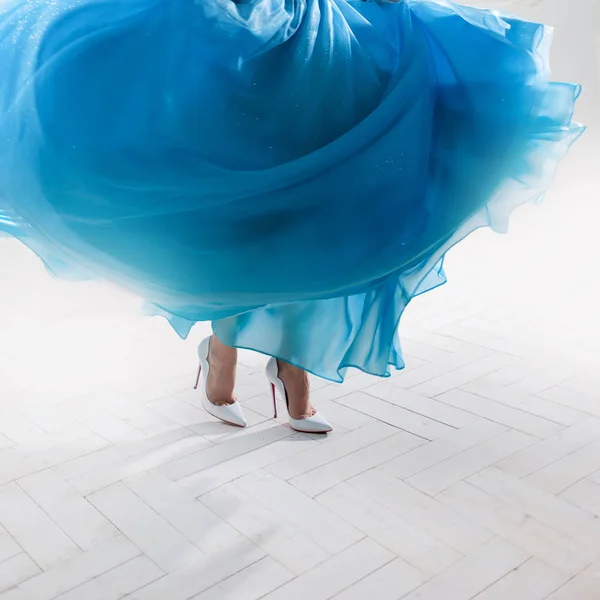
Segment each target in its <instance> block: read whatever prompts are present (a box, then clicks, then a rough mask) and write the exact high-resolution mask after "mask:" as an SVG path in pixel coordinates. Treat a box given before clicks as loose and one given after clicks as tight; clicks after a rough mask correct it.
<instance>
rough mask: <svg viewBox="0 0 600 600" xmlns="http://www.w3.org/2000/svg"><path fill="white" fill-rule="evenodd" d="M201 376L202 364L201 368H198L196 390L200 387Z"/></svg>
mask: <svg viewBox="0 0 600 600" xmlns="http://www.w3.org/2000/svg"><path fill="white" fill-rule="evenodd" d="M201 375H202V364H200V366H199V367H198V377H196V385H195V386H194V389H195V390H197V389H198V385H199V384H200V376H201Z"/></svg>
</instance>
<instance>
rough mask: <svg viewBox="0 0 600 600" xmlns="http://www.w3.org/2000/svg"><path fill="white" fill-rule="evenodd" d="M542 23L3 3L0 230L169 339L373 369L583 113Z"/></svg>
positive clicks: (396, 361)
mask: <svg viewBox="0 0 600 600" xmlns="http://www.w3.org/2000/svg"><path fill="white" fill-rule="evenodd" d="M547 34H548V30H547V29H546V28H544V27H543V26H540V25H537V24H532V23H526V22H523V21H519V20H516V19H513V18H510V17H500V16H498V15H497V14H496V13H492V12H487V11H484V10H479V9H472V8H464V7H459V6H457V5H454V4H452V3H451V2H447V1H443V0H440V1H435V0H408V1H404V2H398V3H374V2H356V1H347V0H247V1H246V2H243V3H235V2H232V1H231V0H197V1H196V0H53V1H50V0H28V1H25V0H8V1H5V2H4V3H3V4H2V7H1V8H0V68H1V71H2V78H1V79H0V214H1V215H3V216H0V227H1V228H3V229H4V230H5V231H8V233H10V234H11V235H15V236H16V237H19V238H20V239H21V240H22V241H23V242H24V243H26V244H27V245H28V246H29V247H31V248H32V249H33V251H35V252H36V253H37V254H38V255H39V256H40V257H41V258H42V259H43V260H44V261H45V262H46V264H47V265H48V267H49V268H50V269H51V270H52V271H54V272H55V273H57V274H60V275H61V276H69V277H79V278H87V277H101V278H106V279H109V280H111V281H113V282H116V283H117V284H120V285H122V286H124V287H125V288H127V289H128V290H130V291H133V292H135V293H137V294H139V295H140V296H142V297H144V298H145V299H146V300H147V301H148V303H149V307H150V308H149V312H151V313H153V314H163V315H165V316H167V317H168V318H169V319H170V321H171V323H172V324H173V326H174V328H175V329H176V331H177V332H178V333H179V334H180V335H181V336H186V335H187V334H188V332H189V330H190V328H191V327H192V325H193V323H194V322H195V321H199V320H213V321H215V322H214V324H213V327H214V330H215V332H216V334H217V335H218V336H219V337H220V338H221V339H222V341H224V342H225V343H229V344H231V345H236V346H241V347H246V348H251V349H255V350H258V351H260V352H264V353H266V354H269V355H274V356H278V357H281V358H283V359H285V360H288V361H290V362H292V363H294V364H297V365H299V366H301V367H303V368H305V369H307V370H309V371H311V372H313V373H316V374H317V375H320V376H322V377H326V378H329V379H332V380H336V381H339V380H341V379H342V378H343V375H344V372H345V368H346V367H349V366H354V367H358V368H360V369H363V370H365V371H367V372H370V373H373V374H377V375H381V376H385V375H386V374H388V370H389V367H390V365H392V366H395V367H398V368H401V367H402V366H403V362H402V355H401V350H400V345H399V341H398V338H397V326H398V323H399V320H400V317H401V315H402V313H403V311H404V309H405V308H406V306H407V304H408V303H409V301H410V300H411V298H413V297H414V296H415V295H417V294H420V293H423V292H425V291H427V290H429V289H431V288H433V287H435V286H437V285H439V284H441V283H443V282H444V274H443V270H442V259H443V256H444V253H445V252H446V251H447V250H448V249H449V248H450V247H451V246H452V245H453V244H455V243H456V242H458V241H459V240H460V239H462V238H463V237H464V236H466V235H467V234H468V233H470V232H471V231H473V230H474V229H476V228H478V227H482V226H488V225H489V226H492V227H493V228H494V229H496V230H499V231H503V230H505V228H506V224H507V218H508V215H509V213H510V212H511V211H512V210H513V209H514V208H515V207H517V206H519V205H520V204H523V203H524V202H528V201H531V200H536V199H538V198H539V197H540V195H541V194H542V193H543V192H544V190H545V189H546V188H547V187H548V185H549V183H550V179H551V176H552V173H553V170H554V168H555V166H556V164H557V163H558V161H559V160H560V159H561V158H562V156H563V155H564V153H565V152H566V150H567V148H568V147H569V145H570V144H571V143H572V142H573V141H574V140H575V139H576V138H577V137H578V136H579V135H580V133H581V132H582V131H583V128H582V127H580V126H578V125H577V124H574V123H572V114H573V107H574V102H575V99H576V97H577V96H578V94H579V88H578V87H577V86H575V85H570V84H558V83H550V81H549V71H548V65H547V58H548V46H549V41H548V35H547Z"/></svg>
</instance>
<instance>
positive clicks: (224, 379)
mask: <svg viewBox="0 0 600 600" xmlns="http://www.w3.org/2000/svg"><path fill="white" fill-rule="evenodd" d="M208 363H209V365H210V371H209V374H208V381H207V382H206V395H207V396H208V399H209V400H210V402H211V403H212V404H214V405H215V406H224V405H227V404H233V403H234V402H235V395H234V388H235V372H236V367H237V349H236V348H231V347H230V346H226V345H225V344H223V343H221V342H220V341H219V339H218V338H217V336H215V335H213V336H212V338H211V340H210V351H209V354H208Z"/></svg>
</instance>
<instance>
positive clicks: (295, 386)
mask: <svg viewBox="0 0 600 600" xmlns="http://www.w3.org/2000/svg"><path fill="white" fill-rule="evenodd" d="M277 368H278V375H279V378H280V379H281V381H283V384H284V385H285V390H286V392H287V397H288V404H289V406H288V411H289V413H290V417H292V419H297V420H301V419H307V418H309V417H312V416H314V415H315V413H316V411H315V409H314V408H313V407H312V404H311V403H310V383H309V380H308V373H307V372H306V371H304V370H302V369H299V368H298V367H294V366H293V365H290V364H289V363H286V362H284V361H282V360H278V361H277Z"/></svg>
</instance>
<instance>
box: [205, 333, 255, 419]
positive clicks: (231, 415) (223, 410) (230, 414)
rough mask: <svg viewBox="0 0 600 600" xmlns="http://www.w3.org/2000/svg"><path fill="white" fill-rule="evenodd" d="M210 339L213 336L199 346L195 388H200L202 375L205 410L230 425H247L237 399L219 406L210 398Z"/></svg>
mask: <svg viewBox="0 0 600 600" xmlns="http://www.w3.org/2000/svg"><path fill="white" fill-rule="evenodd" d="M210 340H211V338H210V337H207V338H205V339H204V340H202V341H201V342H200V345H199V346H198V358H199V359H200V367H199V368H198V377H197V379H196V386H195V388H194V389H198V386H199V384H200V377H202V384H203V385H202V407H203V408H204V410H205V411H206V412H207V413H208V414H209V415H212V416H213V417H216V418H217V419H219V420H221V421H223V422H224V423H227V424H228V425H235V426H236V427H246V417H245V416H244V411H243V410H242V407H241V406H240V403H239V402H238V401H237V400H236V401H235V402H234V403H233V404H223V405H221V406H217V405H215V404H213V403H212V402H211V401H210V400H209V398H208V394H207V393H206V384H207V382H208V374H209V373H210V363H209V361H208V356H209V353H210Z"/></svg>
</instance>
